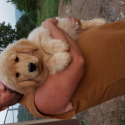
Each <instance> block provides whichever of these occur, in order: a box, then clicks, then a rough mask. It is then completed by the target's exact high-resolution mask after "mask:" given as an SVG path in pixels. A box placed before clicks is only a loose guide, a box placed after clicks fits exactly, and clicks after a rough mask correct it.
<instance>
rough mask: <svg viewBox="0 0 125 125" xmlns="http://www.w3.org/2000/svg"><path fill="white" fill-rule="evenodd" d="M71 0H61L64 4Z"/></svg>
mask: <svg viewBox="0 0 125 125" xmlns="http://www.w3.org/2000/svg"><path fill="white" fill-rule="evenodd" d="M71 1H72V0H62V3H63V4H65V5H66V4H69V3H71Z"/></svg>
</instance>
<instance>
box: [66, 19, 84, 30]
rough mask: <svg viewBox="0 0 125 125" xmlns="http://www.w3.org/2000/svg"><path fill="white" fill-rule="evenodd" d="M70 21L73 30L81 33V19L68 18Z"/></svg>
mask: <svg viewBox="0 0 125 125" xmlns="http://www.w3.org/2000/svg"><path fill="white" fill-rule="evenodd" d="M68 20H69V21H70V22H71V25H72V28H73V29H75V30H76V32H81V30H82V29H81V21H80V19H77V18H74V17H68Z"/></svg>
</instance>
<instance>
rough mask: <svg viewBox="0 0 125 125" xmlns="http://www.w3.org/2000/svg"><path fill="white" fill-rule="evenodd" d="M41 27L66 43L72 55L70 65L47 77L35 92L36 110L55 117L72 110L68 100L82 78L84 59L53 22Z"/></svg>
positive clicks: (72, 41)
mask: <svg viewBox="0 0 125 125" xmlns="http://www.w3.org/2000/svg"><path fill="white" fill-rule="evenodd" d="M45 23H46V24H47V26H46V24H45ZM43 26H45V28H48V29H49V30H50V32H51V35H52V37H53V38H56V39H62V40H65V41H67V42H68V43H69V44H70V53H71V55H72V63H71V64H70V65H69V66H68V67H67V68H66V69H65V70H64V71H62V72H60V73H58V74H55V75H52V76H49V77H48V79H47V80H46V81H45V83H44V84H42V85H41V86H40V87H39V88H38V89H37V90H36V94H35V105H36V107H37V109H38V110H39V111H40V112H42V113H44V114H47V115H57V114H62V113H64V112H67V111H70V110H72V105H71V103H70V100H71V97H72V96H73V93H74V91H75V90H76V88H77V86H78V84H79V81H80V79H81V78H82V76H83V72H84V59H83V57H82V54H81V52H80V51H79V49H78V47H77V46H76V45H75V43H74V40H72V39H71V38H70V37H69V36H68V35H67V34H66V33H65V32H63V31H62V30H61V29H60V28H58V27H57V26H56V23H55V22H53V21H52V20H51V19H50V20H46V21H45V22H44V25H43Z"/></svg>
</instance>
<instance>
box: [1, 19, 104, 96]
mask: <svg viewBox="0 0 125 125" xmlns="http://www.w3.org/2000/svg"><path fill="white" fill-rule="evenodd" d="M57 19H58V26H59V27H60V28H62V29H63V30H64V31H66V32H67V33H68V34H69V35H70V36H71V37H72V38H74V39H76V38H77V37H78V35H79V34H78V32H76V30H77V29H78V28H80V29H83V30H87V29H89V28H92V27H94V26H98V25H102V24H105V23H106V21H105V20H104V19H101V18H95V19H92V20H89V21H84V20H81V27H78V26H77V25H75V23H74V24H72V23H71V22H70V21H69V20H68V19H61V18H57ZM68 50H69V45H68V44H67V43H66V42H65V41H62V40H57V39H52V38H51V36H50V32H49V31H48V30H47V29H45V28H43V27H42V26H40V27H38V28H36V29H34V30H33V31H32V32H31V33H30V34H29V36H28V38H27V39H21V40H18V41H17V42H15V43H13V44H11V45H9V46H8V47H7V48H6V49H5V50H4V51H3V52H2V53H1V54H0V59H1V61H0V80H1V81H3V83H4V84H5V85H6V86H8V87H9V88H11V89H13V90H16V91H18V92H21V93H23V94H27V93H29V92H30V91H31V89H35V88H36V87H38V86H39V85H40V84H41V83H42V82H44V80H45V79H46V78H47V77H48V75H50V74H55V73H58V72H60V71H62V70H63V69H65V68H66V67H67V66H68V65H69V63H70V62H71V55H70V53H69V52H68ZM31 63H32V64H33V65H32V66H31V65H30V64H31Z"/></svg>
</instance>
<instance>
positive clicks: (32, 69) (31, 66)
mask: <svg viewBox="0 0 125 125" xmlns="http://www.w3.org/2000/svg"><path fill="white" fill-rule="evenodd" d="M35 70H36V65H35V64H34V63H29V64H28V71H29V72H33V71H35Z"/></svg>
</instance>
